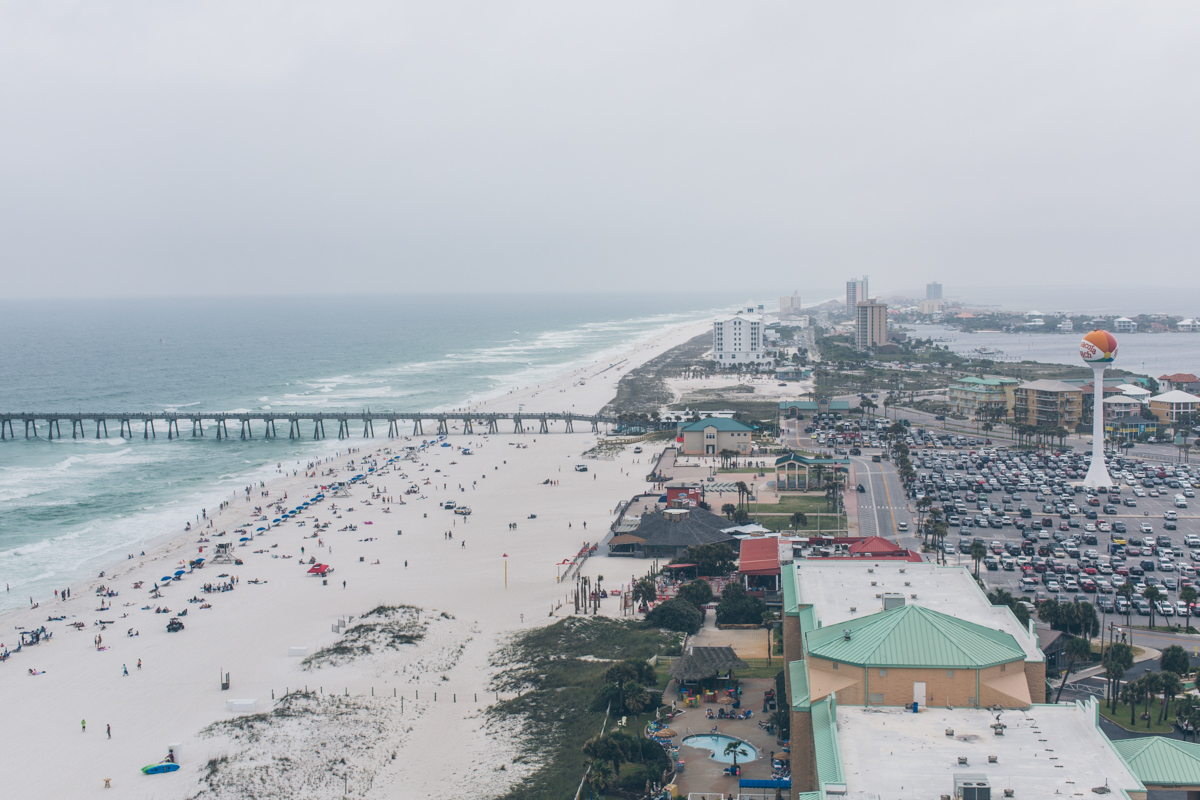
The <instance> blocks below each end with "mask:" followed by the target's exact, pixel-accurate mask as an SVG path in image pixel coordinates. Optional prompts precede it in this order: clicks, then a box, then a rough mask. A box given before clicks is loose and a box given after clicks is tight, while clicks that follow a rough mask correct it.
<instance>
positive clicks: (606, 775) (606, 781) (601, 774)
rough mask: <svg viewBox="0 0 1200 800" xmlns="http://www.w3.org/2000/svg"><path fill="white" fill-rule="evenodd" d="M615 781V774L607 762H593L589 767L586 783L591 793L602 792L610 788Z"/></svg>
mask: <svg viewBox="0 0 1200 800" xmlns="http://www.w3.org/2000/svg"><path fill="white" fill-rule="evenodd" d="M616 779H617V774H616V773H615V772H614V771H613V768H612V764H609V763H608V762H607V761H593V762H592V763H591V764H590V765H589V769H588V776H587V783H588V786H589V787H591V789H592V790H593V791H595V792H603V791H604V790H605V789H607V788H608V787H610V786H612V784H613V781H615V780H616Z"/></svg>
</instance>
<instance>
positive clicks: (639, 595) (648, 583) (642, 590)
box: [633, 578, 658, 608]
mask: <svg viewBox="0 0 1200 800" xmlns="http://www.w3.org/2000/svg"><path fill="white" fill-rule="evenodd" d="M657 598H658V588H657V587H656V586H655V585H654V581H653V580H651V579H650V578H642V579H641V580H640V581H638V582H637V583H635V584H634V585H633V603H634V607H635V608H636V607H637V606H639V605H643V604H644V605H646V606H649V605H650V604H651V603H653V602H654V601H655V600H656V599H657Z"/></svg>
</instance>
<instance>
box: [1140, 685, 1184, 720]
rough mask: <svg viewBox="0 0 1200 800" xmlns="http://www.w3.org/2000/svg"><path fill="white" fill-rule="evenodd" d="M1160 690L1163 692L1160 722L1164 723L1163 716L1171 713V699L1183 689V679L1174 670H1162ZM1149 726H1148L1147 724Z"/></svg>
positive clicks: (1159, 711) (1159, 712) (1159, 713)
mask: <svg viewBox="0 0 1200 800" xmlns="http://www.w3.org/2000/svg"><path fill="white" fill-rule="evenodd" d="M1158 674H1159V675H1160V676H1161V677H1160V678H1159V687H1158V690H1159V691H1160V692H1162V705H1161V706H1159V708H1158V724H1159V725H1162V721H1163V717H1165V716H1167V715H1169V714H1170V713H1171V701H1173V700H1174V699H1175V696H1176V695H1177V694H1179V693H1180V692H1182V691H1183V681H1181V680H1180V679H1179V676H1178V675H1176V674H1175V673H1174V672H1160V673H1158ZM1147 727H1148V726H1147Z"/></svg>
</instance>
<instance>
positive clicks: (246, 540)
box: [238, 536, 250, 542]
mask: <svg viewBox="0 0 1200 800" xmlns="http://www.w3.org/2000/svg"><path fill="white" fill-rule="evenodd" d="M238 541H239V542H248V541H250V537H249V536H243V537H242V538H240V539H238Z"/></svg>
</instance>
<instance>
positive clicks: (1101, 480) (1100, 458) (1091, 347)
mask: <svg viewBox="0 0 1200 800" xmlns="http://www.w3.org/2000/svg"><path fill="white" fill-rule="evenodd" d="M1079 357H1080V358H1082V359H1083V361H1084V363H1085V364H1087V365H1088V366H1090V367H1091V368H1092V375H1093V377H1094V380H1093V381H1092V387H1093V389H1094V390H1095V400H1094V401H1093V402H1092V463H1091V466H1089V467H1088V471H1087V477H1085V478H1084V479H1083V485H1084V486H1085V487H1086V488H1089V489H1107V488H1108V487H1110V486H1112V485H1113V480H1112V477H1111V476H1110V475H1109V474H1108V468H1107V467H1106V466H1104V370H1105V369H1106V368H1107V367H1108V365H1109V364H1111V363H1112V362H1113V359H1115V358H1116V357H1117V339H1116V337H1115V336H1113V335H1112V334H1111V333H1109V332H1108V331H1092V332H1091V333H1089V334H1088V335H1087V336H1084V337H1083V341H1082V342H1080V343H1079Z"/></svg>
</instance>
